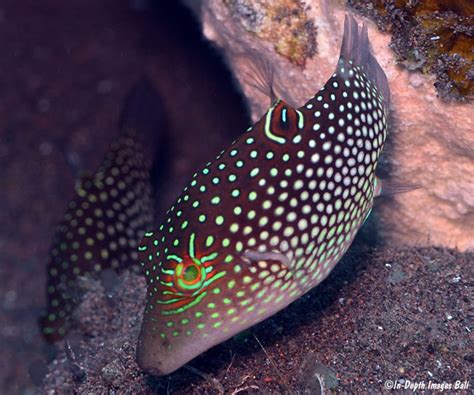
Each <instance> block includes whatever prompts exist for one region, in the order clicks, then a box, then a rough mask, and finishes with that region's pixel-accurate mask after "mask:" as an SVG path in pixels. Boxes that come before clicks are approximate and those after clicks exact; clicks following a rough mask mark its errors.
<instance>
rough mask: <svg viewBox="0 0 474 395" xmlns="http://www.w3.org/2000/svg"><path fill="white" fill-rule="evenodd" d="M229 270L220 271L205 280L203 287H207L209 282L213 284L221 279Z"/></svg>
mask: <svg viewBox="0 0 474 395" xmlns="http://www.w3.org/2000/svg"><path fill="white" fill-rule="evenodd" d="M226 273H227V272H226V271H223V272H219V273H217V274H216V275H215V276H213V277H211V278H210V279H209V280H207V281H205V282H204V284H203V285H202V288H205V287H207V286H208V285H209V284H212V283H213V282H214V281H216V280H219V279H220V278H221V277H223V276H225V274H226Z"/></svg>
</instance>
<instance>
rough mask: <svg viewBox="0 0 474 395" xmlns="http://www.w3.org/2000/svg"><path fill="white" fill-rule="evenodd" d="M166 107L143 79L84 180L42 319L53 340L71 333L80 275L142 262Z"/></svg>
mask: <svg viewBox="0 0 474 395" xmlns="http://www.w3.org/2000/svg"><path fill="white" fill-rule="evenodd" d="M163 114H164V111H162V109H161V101H160V99H159V97H158V96H157V94H156V92H155V91H154V89H153V88H152V86H151V84H150V83H148V82H147V81H145V80H144V81H142V82H140V83H139V84H137V85H136V86H135V87H134V89H133V90H132V91H131V93H130V94H129V96H128V97H127V99H126V102H125V105H124V109H123V112H122V115H121V120H120V134H119V136H118V138H117V139H116V140H115V141H114V142H113V143H112V145H111V147H110V149H109V151H108V152H107V154H106V156H105V158H104V160H103V162H102V164H101V165H100V167H99V169H98V170H97V172H96V173H95V174H93V175H90V176H84V177H82V178H80V179H79V180H78V182H76V187H75V193H74V196H73V197H72V199H71V200H70V202H69V203H68V208H67V210H66V213H65V214H64V217H63V219H62V221H61V223H60V224H59V226H58V228H57V230H56V233H55V236H54V240H53V243H52V246H51V250H50V256H49V262H48V265H47V273H48V283H47V298H48V305H47V308H46V309H45V310H44V311H43V313H42V315H41V317H40V320H39V324H40V328H41V331H42V334H43V335H44V337H45V339H46V340H48V341H51V342H52V341H56V340H59V339H61V338H62V337H63V336H64V335H65V334H66V332H67V329H68V326H69V321H70V320H69V319H70V316H71V314H72V312H73V310H74V308H75V306H76V305H77V304H78V303H79V301H80V299H81V298H80V295H79V292H78V286H77V285H78V279H79V278H80V277H84V276H89V275H93V274H97V273H100V272H101V271H102V270H104V269H121V268H124V267H128V266H129V265H130V264H131V263H132V262H137V260H138V256H137V246H138V243H139V242H140V240H141V238H142V237H143V234H144V232H145V230H146V229H148V228H149V227H151V226H152V225H153V219H154V203H153V198H152V187H151V180H150V172H151V170H152V163H153V155H154V149H151V148H150V147H152V146H156V145H157V144H158V143H159V140H160V136H161V133H162V131H161V130H160V125H162V124H163V120H162V119H163Z"/></svg>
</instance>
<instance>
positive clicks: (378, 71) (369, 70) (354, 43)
mask: <svg viewBox="0 0 474 395" xmlns="http://www.w3.org/2000/svg"><path fill="white" fill-rule="evenodd" d="M340 57H341V58H342V59H344V60H347V61H352V63H353V64H355V65H358V66H361V67H363V68H364V70H365V72H366V74H367V76H368V78H369V79H370V80H371V81H372V82H373V83H374V84H375V86H376V87H377V89H378V91H379V92H380V93H381V94H382V96H383V98H384V102H385V105H386V106H387V107H388V106H389V105H390V87H389V86H388V81H387V76H386V75H385V73H384V71H383V70H382V67H380V65H379V64H378V62H377V60H376V59H375V57H374V56H373V55H372V53H371V52H370V43H369V36H368V33H367V25H365V24H363V25H362V28H361V29H359V26H358V24H357V21H356V20H355V19H354V17H353V16H352V15H346V17H345V19H344V35H343V37H342V45H341V55H340Z"/></svg>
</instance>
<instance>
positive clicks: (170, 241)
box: [137, 16, 390, 375]
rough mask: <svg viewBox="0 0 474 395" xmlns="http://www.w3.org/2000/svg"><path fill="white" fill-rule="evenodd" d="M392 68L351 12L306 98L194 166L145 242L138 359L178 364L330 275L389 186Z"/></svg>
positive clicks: (279, 106) (279, 104) (271, 113)
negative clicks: (335, 50) (323, 75)
mask: <svg viewBox="0 0 474 395" xmlns="http://www.w3.org/2000/svg"><path fill="white" fill-rule="evenodd" d="M389 95H390V92H389V86H388V82H387V78H386V76H385V74H384V72H383V70H382V69H381V67H380V66H379V64H378V63H377V61H376V59H375V58H374V56H373V55H372V54H371V52H370V49H369V40H368V33H367V27H366V26H363V27H362V28H361V29H359V27H358V25H357V22H356V21H355V19H354V18H353V17H350V16H349V17H346V19H345V21H344V35H343V40H342V47H341V52H340V58H339V61H338V63H337V68H336V71H335V73H334V74H333V75H332V77H331V78H330V79H329V81H328V82H327V83H326V84H325V86H324V87H323V88H322V89H321V90H320V91H319V92H317V93H316V95H315V96H314V97H313V98H311V99H310V100H309V101H308V102H307V103H306V104H305V105H304V106H302V107H300V108H298V109H295V108H292V107H291V106H290V105H288V104H287V103H285V102H284V101H282V100H277V101H276V102H275V103H274V104H273V105H272V106H271V108H270V109H269V110H268V112H267V113H266V114H264V115H263V117H262V118H261V119H260V120H259V121H258V122H257V123H255V124H254V125H253V126H252V127H250V128H249V129H248V130H247V131H246V133H244V134H243V135H242V136H241V137H240V138H238V139H237V140H236V141H235V142H233V143H232V145H231V146H230V147H229V148H227V149H225V150H223V151H222V152H221V153H220V154H219V155H218V156H217V157H216V158H215V160H214V161H212V162H209V163H207V165H206V166H205V167H204V168H203V169H202V170H200V171H199V172H197V173H196V174H194V176H193V177H192V180H191V182H190V183H189V185H188V186H186V187H185V188H184V190H183V191H182V193H181V195H180V196H179V197H178V199H177V200H176V202H175V204H174V205H173V206H172V207H171V208H170V209H169V210H168V211H167V213H166V216H165V217H164V220H163V222H162V224H161V226H159V229H158V230H157V231H156V232H147V233H146V234H145V237H144V239H143V241H142V242H141V245H140V246H139V256H140V258H139V259H140V263H141V265H142V266H143V268H144V271H145V274H146V277H147V283H148V294H147V303H146V308H145V312H144V317H143V323H142V327H141V333H140V337H139V342H138V347H137V361H138V363H139V365H140V366H141V367H142V368H143V369H145V370H147V371H149V372H151V373H153V374H156V375H164V374H168V373H171V372H173V371H174V370H176V369H177V368H179V367H181V366H182V365H183V364H185V363H187V362H188V361H189V360H191V359H192V358H194V357H195V356H197V355H199V354H200V353H202V352H203V351H205V350H207V349H209V348H210V347H212V346H214V345H216V344H218V343H221V342H222V341H224V340H226V339H229V338H230V337H232V336H234V335H235V334H237V333H238V332H240V331H242V330H244V329H246V328H248V327H250V326H252V325H254V324H256V323H258V322H260V321H262V320H264V319H266V318H268V317H270V316H271V315H273V314H275V313H276V312H278V311H279V310H281V309H283V308H285V307H286V306H288V305H289V304H290V303H292V302H293V301H295V300H296V299H298V298H300V297H301V296H302V295H304V294H305V293H307V292H308V291H309V290H311V289H312V288H314V287H315V286H317V285H318V284H320V283H321V281H323V280H324V279H325V278H326V277H327V276H328V274H329V273H330V272H331V270H332V269H333V268H334V266H335V265H336V264H337V262H338V261H339V260H340V259H341V257H342V256H343V255H344V253H345V252H346V251H347V249H348V248H349V246H350V245H351V243H352V241H353V240H354V237H355V235H356V233H357V231H358V230H359V229H360V227H361V226H362V225H363V223H364V221H365V220H366V218H367V217H368V215H369V214H370V211H371V209H372V206H373V201H374V198H375V197H377V196H378V195H379V194H380V192H381V181H380V179H379V178H378V177H376V175H375V170H376V167H377V161H378V158H379V156H380V153H381V151H382V148H383V146H384V143H385V140H386V137H387V119H388V116H389Z"/></svg>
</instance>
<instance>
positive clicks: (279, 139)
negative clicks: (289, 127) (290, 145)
mask: <svg viewBox="0 0 474 395" xmlns="http://www.w3.org/2000/svg"><path fill="white" fill-rule="evenodd" d="M279 102H280V101H277V102H276V103H275V105H274V106H273V107H272V108H270V110H268V112H267V116H266V118H265V134H266V135H267V136H268V138H269V139H270V140H273V141H276V142H277V143H278V144H285V141H286V140H285V139H284V138H283V137H279V136H276V135H274V134H273V133H272V131H271V130H270V125H271V122H272V114H273V110H274V109H275V107H276V106H277V105H278V103H279Z"/></svg>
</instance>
